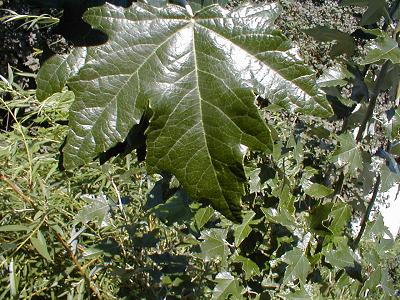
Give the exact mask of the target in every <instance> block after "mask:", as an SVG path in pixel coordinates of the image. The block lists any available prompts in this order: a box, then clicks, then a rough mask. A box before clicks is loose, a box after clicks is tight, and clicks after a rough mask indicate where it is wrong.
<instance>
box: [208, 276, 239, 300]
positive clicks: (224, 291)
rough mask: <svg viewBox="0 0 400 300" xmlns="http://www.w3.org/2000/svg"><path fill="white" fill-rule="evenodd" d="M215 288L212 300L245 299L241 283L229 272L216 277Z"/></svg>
mask: <svg viewBox="0 0 400 300" xmlns="http://www.w3.org/2000/svg"><path fill="white" fill-rule="evenodd" d="M215 281H216V282H217V285H216V286H215V288H214V290H213V293H212V298H211V300H225V299H232V300H233V299H235V300H239V299H243V297H242V295H241V291H242V287H241V286H240V285H239V281H238V280H237V279H236V278H235V277H233V276H232V274H231V273H229V272H221V273H218V274H217V276H216V277H215Z"/></svg>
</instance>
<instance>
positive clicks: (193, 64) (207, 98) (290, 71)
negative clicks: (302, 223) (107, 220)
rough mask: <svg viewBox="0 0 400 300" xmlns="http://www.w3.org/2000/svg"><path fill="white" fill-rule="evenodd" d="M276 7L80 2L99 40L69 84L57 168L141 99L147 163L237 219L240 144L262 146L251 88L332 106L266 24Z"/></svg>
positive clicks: (96, 144) (98, 143) (71, 162)
mask: <svg viewBox="0 0 400 300" xmlns="http://www.w3.org/2000/svg"><path fill="white" fill-rule="evenodd" d="M277 15H278V9H277V6H276V5H275V4H268V5H265V4H264V5H262V6H259V5H254V4H246V5H243V6H241V7H239V8H237V9H236V10H233V11H229V10H226V9H223V8H221V7H220V6H217V5H216V6H211V7H208V8H205V9H204V10H201V11H200V12H198V13H197V14H196V15H195V16H194V17H191V16H190V15H189V14H188V13H187V11H186V10H184V9H183V8H182V7H178V6H174V5H169V6H167V7H163V8H156V7H152V6H149V5H146V4H141V3H136V4H133V5H132V6H131V7H130V8H127V9H124V8H117V7H115V6H113V5H110V4H107V5H105V6H102V7H96V8H91V9H89V10H88V12H87V13H86V14H85V16H84V18H85V20H86V21H87V22H88V23H90V24H91V25H92V26H93V28H95V29H99V30H102V31H104V32H105V33H106V34H107V35H108V42H107V43H106V44H103V45H101V46H97V47H90V48H88V49H87V54H86V57H85V64H84V65H83V66H82V67H81V68H80V71H79V73H78V74H77V76H75V77H73V78H71V79H70V80H69V81H68V83H67V84H68V86H69V87H70V88H71V89H72V90H73V92H74V93H75V96H76V100H75V102H74V104H73V105H72V106H71V110H70V120H69V121H70V127H71V131H70V133H69V135H68V138H67V143H66V146H65V149H64V153H65V164H66V167H67V168H73V167H77V166H79V165H81V164H84V163H86V162H90V161H91V160H92V159H93V158H95V157H97V156H98V155H99V154H100V153H102V152H104V151H106V150H108V149H110V148H111V147H113V146H114V145H116V144H117V143H118V142H121V141H123V140H124V139H125V138H126V137H127V135H128V133H129V131H130V129H131V128H132V127H133V126H134V125H136V124H138V123H139V121H140V119H141V117H142V115H143V114H144V112H145V110H148V109H149V108H150V109H151V111H152V114H153V115H152V118H151V120H150V126H149V128H148V130H147V132H146V133H147V150H148V152H147V158H146V161H147V166H148V169H149V171H150V172H160V171H167V172H170V173H172V174H174V175H175V176H176V177H177V179H178V180H179V181H180V182H181V183H182V185H183V186H184V188H185V189H186V190H187V192H188V194H189V196H190V197H191V198H192V199H194V200H205V201H208V202H209V203H211V204H212V206H213V207H214V208H215V209H217V210H218V211H220V212H221V213H223V214H224V215H225V216H226V217H228V218H230V219H232V220H235V221H240V220H241V215H240V198H241V196H242V195H243V193H244V181H245V179H246V177H245V174H244V170H243V156H244V150H245V149H246V147H249V148H251V149H254V150H262V151H271V149H272V141H271V136H270V131H269V128H268V126H267V125H266V124H265V122H264V120H263V119H262V118H261V116H260V114H259V112H258V110H257V108H256V106H255V105H254V93H257V94H260V95H262V96H263V97H264V98H268V99H269V101H270V102H272V103H274V104H276V105H280V106H283V107H286V108H288V109H290V110H291V111H301V112H304V113H310V114H314V115H318V116H328V115H330V114H331V109H330V106H329V104H328V102H327V101H326V99H325V96H324V94H323V93H321V92H320V91H319V90H318V88H317V87H316V84H315V77H314V74H313V72H312V71H311V70H310V69H309V68H308V67H307V66H305V65H304V64H303V63H302V62H301V60H299V58H298V55H297V53H296V52H295V51H294V50H293V49H292V48H291V47H290V44H289V42H288V40H287V39H286V38H285V37H284V36H283V35H282V34H281V33H280V32H278V31H277V30H275V29H274V26H273V22H274V20H275V19H276V17H277ZM69 59H70V60H71V61H72V59H71V58H69ZM53 74H54V75H53V77H52V78H50V79H49V82H50V86H53V84H51V82H52V81H53V80H54V81H57V80H58V79H57V73H56V72H53ZM42 76H44V75H42ZM38 80H39V82H40V76H39V79H38ZM58 81H61V80H58ZM39 93H40V92H39ZM245 146H246V147H245Z"/></svg>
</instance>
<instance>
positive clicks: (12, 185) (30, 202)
mask: <svg viewBox="0 0 400 300" xmlns="http://www.w3.org/2000/svg"><path fill="white" fill-rule="evenodd" d="M0 181H4V182H5V183H6V184H7V185H8V186H9V187H10V188H11V189H12V190H13V191H14V192H15V193H17V194H18V195H19V196H20V197H21V199H22V200H23V201H24V202H25V203H26V204H28V205H30V206H32V208H34V209H35V210H36V211H39V209H38V207H37V206H36V204H35V202H34V201H33V200H32V198H31V197H29V196H27V195H25V194H24V193H23V192H22V190H21V189H20V188H19V187H18V186H17V185H16V184H15V183H14V182H12V181H11V180H10V179H9V178H7V177H6V176H5V175H3V174H0ZM43 223H45V224H46V225H47V226H49V224H48V222H47V218H44V219H43ZM49 227H50V228H52V227H51V226H49ZM53 230H54V229H53ZM56 238H57V240H58V241H59V242H60V243H61V245H62V246H63V247H64V249H65V251H67V253H68V256H69V257H70V258H71V260H72V262H73V263H74V265H75V267H76V268H77V270H78V271H79V273H80V274H81V276H82V277H83V278H84V280H85V282H86V284H87V285H88V288H89V289H90V290H91V291H92V292H93V294H94V295H95V296H96V297H97V299H102V296H101V295H100V293H99V291H98V290H97V288H96V287H95V286H94V285H93V283H92V282H91V280H90V278H89V277H88V276H87V274H86V272H85V268H83V267H82V266H81V264H80V262H79V261H78V258H77V257H76V256H75V255H74V253H72V250H71V248H70V247H69V245H68V243H67V242H66V241H65V240H64V239H63V237H62V236H61V235H60V234H59V233H58V232H56Z"/></svg>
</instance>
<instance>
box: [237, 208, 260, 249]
mask: <svg viewBox="0 0 400 300" xmlns="http://www.w3.org/2000/svg"><path fill="white" fill-rule="evenodd" d="M255 215H256V213H255V212H254V211H248V212H247V213H246V214H245V216H244V217H243V222H242V224H237V225H234V226H233V230H234V232H235V233H234V236H235V246H236V247H239V245H240V244H241V243H242V242H243V240H244V239H245V238H246V237H248V235H249V234H250V232H251V230H252V229H251V226H250V225H251V224H256V223H258V222H257V221H253V218H254V216H255Z"/></svg>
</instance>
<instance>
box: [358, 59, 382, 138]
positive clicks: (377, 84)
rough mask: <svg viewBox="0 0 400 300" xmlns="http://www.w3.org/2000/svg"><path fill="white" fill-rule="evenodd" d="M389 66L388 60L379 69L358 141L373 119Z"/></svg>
mask: <svg viewBox="0 0 400 300" xmlns="http://www.w3.org/2000/svg"><path fill="white" fill-rule="evenodd" d="M388 67H389V61H388V60H387V61H386V62H385V63H384V64H383V66H382V68H381V70H380V71H379V74H378V77H377V78H376V81H375V85H374V88H373V90H372V92H371V97H370V98H369V105H368V108H367V112H366V114H365V116H364V119H363V120H362V123H361V125H360V128H359V130H358V133H357V137H356V142H358V143H359V142H360V141H361V140H362V138H363V135H364V131H365V129H366V127H367V124H368V122H369V121H370V120H371V118H372V115H373V114H374V109H375V106H376V100H377V98H378V95H379V90H380V87H381V86H382V83H383V80H384V78H385V75H386V73H387V70H388Z"/></svg>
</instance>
